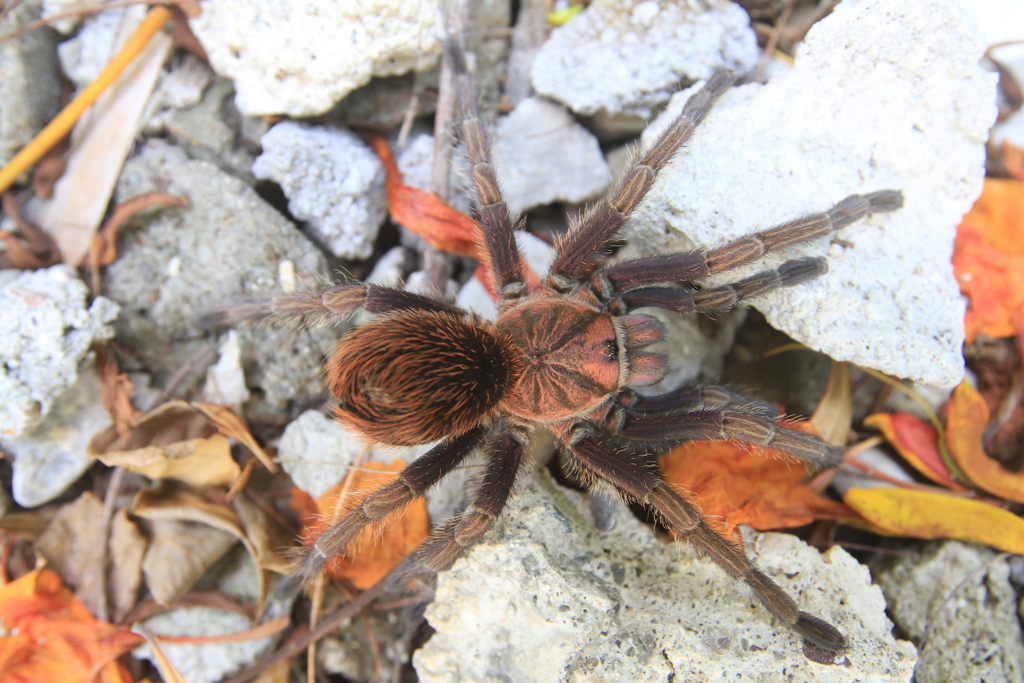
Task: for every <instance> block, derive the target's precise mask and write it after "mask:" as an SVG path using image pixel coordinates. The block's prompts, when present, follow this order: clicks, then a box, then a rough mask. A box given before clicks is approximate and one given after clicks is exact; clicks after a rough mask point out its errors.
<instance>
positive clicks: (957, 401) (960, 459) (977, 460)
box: [946, 380, 1024, 545]
mask: <svg viewBox="0 0 1024 683" xmlns="http://www.w3.org/2000/svg"><path fill="white" fill-rule="evenodd" d="M988 421H989V412H988V406H987V405H986V404H985V399H984V398H982V396H981V394H979V393H978V390H977V389H975V388H974V387H972V386H971V385H970V384H968V383H967V380H964V381H962V382H961V383H960V384H959V385H958V386H957V388H956V389H954V390H953V395H952V396H951V397H950V399H949V405H948V406H947V408H946V445H947V446H948V447H949V453H950V455H952V456H953V459H954V460H955V461H956V464H957V465H959V467H960V469H961V470H963V472H964V474H966V475H967V477H968V478H969V479H970V480H971V481H972V482H973V483H974V484H975V485H976V486H978V487H980V488H982V489H985V490H986V491H988V492H989V493H991V494H993V495H996V496H999V497H1000V498H1005V499H1006V500H1012V501H1014V502H1017V503H1024V474H1021V473H1019V472H1011V471H1010V470H1008V469H1006V468H1005V467H1003V466H1002V465H1001V464H1000V463H998V462H996V461H995V460H993V459H992V458H990V457H988V455H987V454H986V453H985V450H984V448H982V445H981V436H982V433H983V432H984V431H985V427H986V426H987V425H988ZM990 545H991V544H990Z"/></svg>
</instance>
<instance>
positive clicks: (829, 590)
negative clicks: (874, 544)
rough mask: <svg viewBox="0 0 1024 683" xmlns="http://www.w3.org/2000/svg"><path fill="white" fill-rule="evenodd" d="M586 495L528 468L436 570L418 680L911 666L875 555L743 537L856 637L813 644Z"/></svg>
mask: <svg viewBox="0 0 1024 683" xmlns="http://www.w3.org/2000/svg"><path fill="white" fill-rule="evenodd" d="M586 510H587V508H586V503H585V502H584V500H583V498H582V496H580V495H579V494H577V493H575V492H571V491H567V490H565V489H562V488H560V487H559V486H557V485H556V484H554V483H553V482H552V481H551V479H550V477H548V476H547V475H546V474H544V473H538V475H537V476H536V477H535V478H534V479H532V480H530V481H529V482H527V483H525V485H524V486H523V487H522V489H521V490H520V491H519V492H518V494H517V495H516V496H515V497H514V498H513V500H512V502H511V504H510V505H509V508H508V509H507V510H506V511H505V514H504V515H503V516H502V517H501V518H500V519H499V520H498V521H497V522H496V523H495V527H494V529H493V530H492V531H491V532H490V533H488V535H487V536H485V538H484V541H483V542H482V543H480V544H478V545H477V546H475V547H474V548H473V549H472V550H470V551H469V553H468V554H467V555H466V556H465V557H464V558H463V559H460V560H458V561H457V562H456V563H455V565H454V566H453V567H452V569H451V570H449V571H447V572H443V573H442V574H441V575H440V576H439V579H438V588H437V593H436V599H435V601H434V602H433V604H431V605H430V606H429V607H428V608H427V619H428V621H429V622H430V624H431V626H433V627H434V629H436V631H437V633H435V634H434V635H433V636H432V637H431V639H430V640H429V641H428V642H427V643H426V645H425V646H424V647H423V648H422V649H420V650H419V651H418V652H417V653H416V655H415V657H414V660H413V661H414V664H415V666H416V671H417V673H418V674H419V677H420V680H421V681H424V682H432V683H433V682H441V681H444V682H445V683H453V682H455V681H509V680H513V681H517V682H519V683H529V682H532V681H536V682H541V681H543V682H545V683H550V682H552V681H627V680H628V681H666V680H684V681H711V680H725V679H726V678H728V680H752V681H763V682H765V683H774V682H776V681H777V682H779V683H782V682H784V681H794V680H798V681H828V682H830V683H837V682H838V683H842V682H847V681H848V682H850V683H852V682H853V681H865V680H870V681H873V682H875V683H882V682H884V681H903V682H906V681H909V680H910V677H911V673H912V671H913V667H914V662H915V659H916V655H915V651H914V648H913V646H912V645H911V644H910V643H907V642H904V641H897V640H895V639H894V638H893V636H892V635H891V633H890V629H891V627H892V624H891V623H890V622H889V620H888V619H887V618H886V616H885V601H884V599H883V598H882V593H881V591H880V590H879V589H878V587H877V586H873V585H871V579H870V575H869V573H868V570H867V568H866V567H863V566H861V565H859V564H858V563H857V562H856V560H854V559H853V558H852V557H850V555H849V554H847V553H846V552H845V551H844V550H842V549H840V548H838V547H835V548H832V549H830V550H829V551H827V552H825V553H823V554H822V553H819V552H818V551H817V550H814V549H813V548H810V547H808V546H807V545H805V544H804V543H802V542H801V541H800V540H798V539H797V538H796V537H794V536H790V535H787V534H752V535H751V536H750V537H748V539H747V552H748V554H749V555H750V556H751V557H752V558H753V559H754V561H755V562H756V563H757V564H758V565H759V566H760V567H761V568H762V570H764V571H765V572H766V573H767V574H768V575H769V576H770V577H771V578H773V579H774V580H775V581H777V582H779V584H780V585H781V586H782V587H783V588H784V589H785V590H787V591H788V592H789V593H790V594H791V595H793V596H794V598H795V599H796V601H797V603H798V604H799V605H800V608H801V609H803V610H806V611H809V612H811V613H813V614H816V615H819V616H821V617H823V618H825V619H828V620H829V621H831V622H832V623H834V624H835V625H836V626H837V627H838V628H839V629H840V630H841V631H842V632H843V633H844V634H845V635H846V637H847V639H848V641H849V644H850V647H849V649H848V651H847V654H846V655H844V656H843V657H841V658H839V659H838V660H837V662H836V664H832V665H829V664H820V663H816V662H814V661H812V660H811V659H809V658H808V657H806V656H805V655H804V652H803V650H802V646H801V641H800V638H799V637H798V636H797V635H796V634H795V633H793V632H792V631H790V630H789V629H788V628H787V627H785V626H784V625H782V624H781V623H779V622H777V621H776V620H774V619H772V618H771V617H770V616H769V615H768V613H767V612H766V611H765V610H764V608H763V607H761V606H760V605H759V604H756V603H755V602H754V601H753V599H752V598H751V597H750V595H749V591H748V590H747V589H746V588H745V587H744V586H743V585H742V584H740V583H738V582H736V581H734V580H732V579H729V578H728V577H727V576H726V574H725V573H724V572H723V571H722V570H721V569H720V568H718V567H717V566H716V565H714V564H713V563H711V562H710V561H707V560H703V559H697V558H694V557H692V556H691V554H689V553H687V552H685V551H683V550H682V549H681V548H680V547H679V546H675V545H671V544H668V543H666V542H665V541H663V540H662V539H660V538H658V537H656V536H655V535H654V533H653V532H652V531H651V530H650V529H649V528H648V527H646V526H644V525H643V524H641V523H640V522H639V521H637V520H636V519H635V518H633V517H632V516H631V514H630V513H629V511H628V510H627V509H626V508H625V506H623V505H621V504H619V505H618V511H617V512H618V523H617V525H616V527H615V528H614V529H613V530H612V531H609V532H598V531H596V530H595V529H594V526H593V524H592V522H591V521H590V519H589V516H588V515H587V512H586Z"/></svg>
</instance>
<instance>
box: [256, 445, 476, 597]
mask: <svg viewBox="0 0 1024 683" xmlns="http://www.w3.org/2000/svg"><path fill="white" fill-rule="evenodd" d="M484 431H485V430H484V429H483V428H482V427H477V428H476V429H472V430H470V431H468V432H466V433H465V434H462V435H460V436H457V437H454V438H451V439H445V440H444V441H442V442H441V443H439V444H438V445H437V446H434V447H433V448H431V449H430V450H429V451H427V452H426V453H424V454H423V455H421V456H420V457H418V458H416V459H415V460H414V461H413V462H412V463H411V464H410V465H409V466H408V467H406V468H405V469H404V470H402V472H401V474H399V475H398V478H397V479H395V480H394V481H393V482H391V483H390V484H388V485H386V486H384V487H382V488H379V489H377V490H375V491H372V492H371V493H369V494H368V495H367V496H366V497H365V498H363V499H362V500H361V501H360V502H359V503H357V504H356V505H355V507H353V508H352V509H350V510H349V511H348V512H347V513H346V514H345V516H344V517H342V518H341V519H340V520H338V521H337V522H335V523H334V524H332V525H330V526H329V527H327V529H325V530H324V532H323V533H322V534H321V535H320V536H319V537H318V538H317V539H316V542H315V543H314V544H313V547H311V548H309V549H308V550H306V551H305V553H304V554H303V555H302V558H301V560H300V561H299V564H298V565H297V566H296V567H295V568H294V570H293V571H292V572H291V573H290V574H289V576H288V578H287V579H286V580H285V583H283V584H282V585H281V586H280V587H279V588H278V589H277V591H276V592H277V594H278V595H289V594H294V593H297V592H298V590H299V589H300V588H301V587H302V585H303V584H304V583H305V582H306V581H307V580H309V579H311V578H313V577H314V576H316V574H317V573H318V572H319V571H320V570H321V568H323V566H324V563H325V562H326V561H327V560H329V559H330V558H332V557H334V556H335V555H341V554H342V553H344V552H345V551H346V550H347V549H348V547H349V546H350V545H351V544H352V542H353V541H354V540H355V539H356V538H357V537H358V536H359V533H360V532H361V531H362V530H363V529H364V528H366V527H367V526H368V525H371V524H375V523H378V522H380V521H382V520H384V519H385V518H387V517H388V516H389V515H392V514H394V513H396V512H398V511H399V510H402V509H403V508H404V507H405V506H406V505H408V504H409V503H411V502H412V501H414V500H416V499H417V498H419V497H420V496H422V495H423V494H424V493H426V491H427V489H429V488H430V487H432V486H434V485H435V484H437V483H438V482H439V481H441V479H443V478H444V477H445V476H446V475H447V474H449V473H450V472H451V471H452V470H454V469H455V468H456V467H458V466H459V465H460V464H461V463H462V462H463V461H464V460H465V459H466V457H467V456H468V455H469V454H470V453H472V452H473V449H474V448H476V447H477V446H478V445H480V443H481V441H483V438H484Z"/></svg>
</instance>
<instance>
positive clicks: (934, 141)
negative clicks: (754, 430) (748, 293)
mask: <svg viewBox="0 0 1024 683" xmlns="http://www.w3.org/2000/svg"><path fill="white" fill-rule="evenodd" d="M922 36H926V37H927V38H926V39H925V38H922ZM936 46H941V48H939V47H936ZM981 51H982V46H981V45H980V44H979V42H978V40H977V36H976V34H975V32H974V31H973V30H972V29H971V28H970V17H969V16H966V15H964V14H963V13H962V12H961V11H960V10H959V9H958V6H957V5H955V4H952V3H950V4H945V3H936V4H929V5H922V4H920V3H917V2H912V1H910V0H899V1H898V2H883V1H881V0H862V1H861V2H855V3H849V2H847V3H843V4H841V5H839V6H838V7H837V8H836V10H835V11H834V12H833V13H832V14H831V15H830V16H829V17H827V18H825V19H824V20H822V21H821V22H819V23H818V24H816V25H815V26H814V28H812V29H811V31H810V32H809V33H808V35H807V39H806V41H805V42H804V44H803V45H802V49H801V50H800V52H799V54H798V57H797V60H796V65H795V66H794V67H793V69H792V70H790V71H789V72H788V73H786V74H784V75H783V76H781V77H779V78H777V79H776V80H774V81H772V82H770V83H769V84H768V85H766V86H763V87H762V86H759V85H756V84H751V85H746V86H742V87H740V88H735V89H733V90H732V91H730V92H729V93H727V94H726V95H725V96H724V97H723V98H722V101H721V102H720V103H719V104H717V105H716V106H715V108H714V110H713V111H712V112H711V114H710V115H709V117H708V119H707V120H706V121H705V123H704V124H703V125H701V127H700V128H698V130H697V132H696V134H695V135H694V137H693V139H692V141H691V143H690V144H689V145H688V146H687V149H686V150H684V152H683V153H682V154H680V155H678V157H677V159H676V161H675V162H674V163H673V165H672V166H671V167H669V169H668V170H667V172H666V173H665V174H664V177H663V178H662V179H661V181H660V182H659V183H658V184H657V185H656V186H655V188H654V190H653V191H652V193H651V195H650V196H649V197H648V199H647V200H646V201H645V202H644V203H643V204H642V205H641V206H640V207H639V209H638V210H637V212H636V213H635V214H634V216H633V218H632V220H631V221H630V222H629V224H628V225H627V228H626V230H625V231H624V232H625V233H626V236H627V237H630V238H631V239H632V243H631V244H630V247H631V252H627V254H630V253H632V254H636V253H638V252H648V253H649V252H652V251H662V252H667V251H680V250H685V249H687V248H690V247H692V246H693V244H694V243H696V244H697V245H699V246H703V247H711V246H717V245H719V244H721V243H723V242H725V241H728V240H730V239H733V238H736V237H739V236H740V235H743V234H747V233H750V232H753V231H754V230H756V229H763V228H766V227H769V226H771V225H773V224H777V223H780V222H783V221H786V220H790V219H793V218H796V217H798V216H800V215H802V214H806V213H811V212H814V211H821V210H825V209H827V208H829V207H830V206H831V205H832V204H833V203H835V202H837V201H839V200H840V199H842V198H843V197H845V196H847V195H849V194H853V193H859V192H869V191H873V190H881V189H887V188H892V189H898V190H902V191H903V193H904V196H905V205H904V207H903V208H902V209H900V210H899V211H896V212H893V213H891V214H884V215H881V214H880V215H878V216H876V217H873V218H871V219H868V220H862V221H859V222H857V223H855V224H854V225H852V226H850V227H848V228H846V229H844V230H843V231H841V232H840V233H839V235H838V237H839V238H841V239H842V240H843V242H842V243H838V242H837V243H835V244H832V245H831V246H830V245H829V244H828V242H827V240H820V241H819V242H818V243H815V244H811V245H805V246H803V247H800V248H799V249H794V250H788V251H787V253H785V254H783V255H782V256H783V257H791V256H793V255H795V254H807V255H821V254H825V253H827V254H828V256H829V258H828V264H829V268H830V270H829V273H828V274H826V275H824V276H822V277H820V278H818V279H816V280H815V281H814V282H813V283H809V284H804V285H801V286H797V287H792V288H788V289H785V290H783V291H779V292H776V293H773V294H770V295H767V296H765V297H763V298H760V299H758V300H757V301H756V302H755V306H756V307H757V308H758V309H759V310H761V311H762V312H763V313H764V314H765V315H766V317H767V318H768V321H769V322H770V323H771V324H772V325H773V326H775V327H777V328H778V329H780V330H782V331H784V332H786V333H787V334H789V335H790V336H792V337H793V338H795V339H796V340H798V341H800V342H803V343H805V344H807V345H808V346H810V347H812V348H814V349H816V350H820V351H823V352H825V353H827V354H828V355H830V356H832V357H833V358H835V359H837V360H846V361H852V362H854V363H858V364H861V365H866V366H869V367H873V368H876V369H878V370H881V371H883V372H885V373H888V374H890V375H895V376H897V377H907V378H910V379H914V380H920V381H923V382H926V383H929V384H936V385H941V386H947V387H948V386H950V385H953V384H956V383H957V382H958V381H959V380H960V378H961V377H962V376H963V357H962V355H961V348H960V347H961V344H962V342H963V303H962V300H961V297H960V293H959V291H958V288H957V285H956V282H955V280H954V278H953V272H952V268H951V266H950V256H951V253H952V244H953V235H954V232H955V228H956V225H957V223H958V222H959V220H960V217H961V216H962V215H963V213H964V212H965V211H967V210H968V209H969V208H970V206H971V204H972V202H973V200H974V198H975V197H977V195H978V193H979V192H980V190H981V181H982V175H983V171H984V169H983V164H984V147H983V142H984V140H985V138H986V136H987V134H988V128H989V125H990V124H991V123H992V120H993V118H994V116H995V106H994V103H993V102H994V81H995V77H994V75H993V74H990V73H986V72H985V71H983V70H982V69H981V68H980V67H979V66H978V57H979V56H980V54H981ZM940 93H941V94H940ZM684 99H685V95H684V94H680V96H679V97H678V98H677V101H675V102H674V103H673V105H672V106H671V107H670V108H669V110H667V111H666V113H665V115H664V116H663V117H662V119H659V122H658V123H656V124H654V125H652V126H651V129H650V131H649V132H648V133H647V134H645V139H646V140H647V141H648V144H650V142H651V141H652V140H653V136H654V135H656V134H657V131H659V130H660V129H661V126H662V125H665V124H666V123H667V119H668V117H671V115H672V113H673V112H676V111H679V107H681V106H682V104H683V100H684ZM682 235H686V236H687V237H688V238H689V239H685V238H684V237H683V236H682ZM691 240H692V241H691ZM846 245H850V246H846ZM627 254H624V255H627ZM779 260H780V259H779V258H778V257H777V258H776V259H775V260H774V261H772V263H775V264H777V263H778V261H779ZM743 274H746V271H744V272H743V273H739V272H738V273H736V274H735V277H739V276H742V275H743Z"/></svg>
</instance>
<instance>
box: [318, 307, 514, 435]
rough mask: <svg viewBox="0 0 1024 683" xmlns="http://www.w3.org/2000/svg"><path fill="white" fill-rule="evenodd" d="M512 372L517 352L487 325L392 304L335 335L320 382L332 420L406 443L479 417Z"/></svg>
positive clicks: (468, 425)
mask: <svg viewBox="0 0 1024 683" xmlns="http://www.w3.org/2000/svg"><path fill="white" fill-rule="evenodd" d="M518 375H519V363H518V356H517V355H515V354H514V352H513V350H512V349H511V346H510V344H509V343H508V342H506V341H504V339H503V338H501V337H500V336H498V335H496V334H494V333H492V332H491V331H489V330H488V329H485V328H483V327H479V326H476V325H471V324H469V323H467V322H465V321H464V320H462V319H461V318H459V317H458V316H454V315H451V314H449V313H439V312H426V311H399V312H397V313H392V314H389V315H384V316H381V317H379V318H377V319H376V320H373V321H371V322H368V323H365V324H363V325H360V326H358V327H356V328H355V329H353V330H352V331H351V332H349V333H348V334H347V335H345V336H344V337H342V339H341V340H340V341H339V342H338V344H337V345H336V346H335V348H334V353H333V355H332V359H331V362H330V364H329V365H328V368H327V385H328V388H329V389H330V391H331V394H333V395H334V396H335V397H337V399H338V400H339V402H340V404H339V406H338V409H337V417H338V419H339V420H341V421H342V422H344V423H345V424H348V425H350V426H351V427H353V428H355V429H357V430H358V431H360V432H362V433H363V434H364V435H365V436H366V437H367V438H369V439H372V440H374V441H377V442H380V443H385V444H391V445H396V446H407V445H414V444H421V443H428V442H430V441H435V440H437V439H440V438H442V437H445V436H451V435H458V434H462V433H465V432H467V431H469V430H470V429H472V428H473V427H475V426H477V425H479V424H480V423H481V422H483V421H484V420H485V419H487V417H489V416H490V415H491V414H492V413H493V412H494V410H495V409H496V407H497V405H498V403H499V402H500V401H501V400H502V398H504V396H505V395H506V394H507V393H508V390H509V388H510V387H511V386H512V384H513V382H514V381H515V380H516V378H517V377H518Z"/></svg>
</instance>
